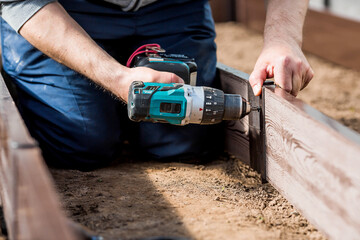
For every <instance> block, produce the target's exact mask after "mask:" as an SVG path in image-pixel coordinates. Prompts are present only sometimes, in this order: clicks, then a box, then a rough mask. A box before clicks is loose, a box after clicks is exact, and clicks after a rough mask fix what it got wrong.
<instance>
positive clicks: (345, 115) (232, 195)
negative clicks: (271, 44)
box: [51, 23, 360, 239]
mask: <svg viewBox="0 0 360 240" xmlns="http://www.w3.org/2000/svg"><path fill="white" fill-rule="evenodd" d="M216 28H217V33H218V37H217V44H218V49H219V51H218V57H219V61H220V62H223V63H225V64H227V65H230V66H232V67H235V68H238V69H241V70H243V71H245V72H248V73H250V72H251V71H252V68H253V66H254V64H255V61H256V59H257V56H258V55H259V53H260V51H261V46H262V37H261V35H260V34H258V33H255V32H252V31H248V30H246V29H244V28H243V27H241V26H240V25H236V24H233V23H226V24H218V25H217V26H216ZM307 57H308V59H309V62H310V64H311V65H312V67H313V69H314V71H315V73H316V76H315V78H314V80H313V81H312V83H311V84H310V85H309V86H308V88H307V89H305V90H304V91H303V92H301V94H300V95H299V98H301V99H303V100H304V101H305V102H307V103H309V104H310V105H312V106H314V107H316V108H317V109H319V110H321V111H322V112H324V113H325V114H327V115H329V116H331V117H333V118H335V119H337V120H339V121H341V122H342V123H344V124H345V125H348V126H350V127H351V128H353V129H355V130H357V131H359V132H360V107H359V106H358V104H357V103H358V102H359V99H360V82H359V81H358V79H359V77H360V73H359V72H356V71H353V70H349V69H345V68H342V67H339V66H337V65H334V64H332V63H329V62H326V61H324V60H321V59H319V58H317V57H315V56H312V55H310V54H307ZM51 172H52V174H53V176H54V178H55V181H56V184H57V188H58V190H59V192H60V194H61V196H62V198H63V206H64V208H65V209H66V212H67V214H68V216H69V217H71V218H72V219H74V220H75V221H77V222H80V223H82V224H83V225H85V226H87V227H89V228H90V229H92V230H94V231H96V232H97V233H99V234H101V235H103V236H104V237H105V238H106V239H120V238H121V239H140V238H144V237H152V236H182V237H187V238H191V239H325V237H324V236H323V235H322V234H321V233H320V232H318V231H317V230H316V229H315V228H314V227H313V226H311V225H310V224H309V223H308V222H307V220H306V219H305V218H304V217H302V216H301V214H300V213H299V212H298V211H297V210H296V209H294V208H293V206H291V204H290V203H288V202H287V201H286V200H285V199H284V198H283V197H282V196H281V195H280V194H279V193H278V192H277V191H276V190H275V189H274V188H273V187H272V186H271V185H269V184H261V182H260V178H259V176H258V174H257V173H255V172H254V171H252V170H251V169H249V168H248V167H247V166H245V165H243V164H241V163H239V161H238V160H237V159H234V158H231V156H227V155H225V154H224V156H223V157H220V158H219V159H218V160H217V161H214V162H211V163H206V164H204V165H196V164H183V163H160V162H152V161H150V162H148V161H146V159H141V160H136V159H132V158H131V156H130V155H129V154H127V155H124V157H123V159H122V160H119V161H118V162H115V163H113V165H111V166H109V167H107V168H104V169H99V170H96V171H93V172H85V173H84V172H79V171H64V170H55V169H52V170H51Z"/></svg>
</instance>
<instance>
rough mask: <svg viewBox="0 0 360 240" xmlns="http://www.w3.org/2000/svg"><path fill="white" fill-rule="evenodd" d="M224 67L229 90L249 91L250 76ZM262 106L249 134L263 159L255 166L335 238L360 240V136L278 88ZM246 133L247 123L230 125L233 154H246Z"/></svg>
mask: <svg viewBox="0 0 360 240" xmlns="http://www.w3.org/2000/svg"><path fill="white" fill-rule="evenodd" d="M221 68H222V70H221V71H224V73H223V74H222V75H221V76H222V77H221V78H220V79H221V81H222V82H223V83H222V85H223V86H226V88H227V89H233V90H232V91H235V92H236V91H238V92H240V91H241V90H239V89H237V90H234V88H241V87H245V88H246V86H245V85H244V82H246V75H244V74H243V73H241V72H239V71H228V69H226V68H225V67H223V66H222V67H221ZM226 71H227V73H225V72H226ZM232 75H234V76H232ZM250 98H251V97H250ZM261 103H262V111H263V112H262V115H260V118H261V119H260V120H261V121H262V123H263V125H261V124H260V131H253V130H252V128H253V127H255V128H256V126H257V125H256V121H257V120H256V121H250V122H249V124H250V126H251V125H253V127H251V128H249V129H248V132H247V133H249V132H251V134H255V135H256V134H257V136H255V138H257V139H259V142H258V144H259V145H260V146H258V149H259V150H260V151H263V158H262V157H261V156H260V157H259V156H258V155H259V154H258V153H256V151H254V150H255V148H254V146H253V145H251V144H249V147H250V150H249V151H250V155H251V156H250V160H251V159H253V158H254V156H253V155H254V154H255V155H256V156H255V159H257V161H258V162H256V163H252V165H254V164H258V165H257V166H260V172H261V169H263V170H264V171H265V173H264V172H261V173H262V174H265V177H266V180H268V181H269V182H270V183H271V184H272V185H273V186H274V187H275V188H276V189H277V190H278V191H279V192H280V193H281V194H282V195H283V196H284V197H286V198H287V199H288V200H289V202H291V203H292V204H293V205H294V206H295V207H296V208H297V209H298V210H299V211H301V212H302V214H303V215H304V216H305V217H306V218H307V219H308V220H309V221H310V222H311V223H312V224H314V225H315V226H316V227H317V228H318V229H320V230H321V231H322V232H324V233H325V234H326V235H327V236H328V237H329V238H331V239H359V238H360V205H359V204H358V202H359V201H360V135H359V134H358V133H356V132H355V131H353V130H351V129H349V128H347V127H345V126H343V125H341V124H340V123H338V122H337V121H335V120H333V119H331V118H329V117H327V116H326V115H324V114H322V113H321V112H319V111H318V110H316V109H314V108H312V107H310V106H309V105H307V104H305V103H304V102H302V101H301V100H299V99H296V98H295V97H293V96H292V95H290V94H288V93H286V92H285V91H283V90H281V89H278V88H274V87H273V86H272V87H267V88H264V89H263V95H262V101H261ZM248 126H249V125H248ZM261 126H262V127H261ZM237 127H238V129H236V128H237ZM243 132H244V128H243V125H238V126H236V125H230V126H229V127H228V129H227V142H228V143H227V144H228V150H229V152H231V151H234V152H236V154H240V153H241V152H237V149H242V148H243V146H244V145H246V144H244V143H243V142H244V141H245V140H246V139H250V137H249V134H248V135H247V137H248V138H245V137H243V135H244V133H243ZM236 135H238V136H236ZM239 139H241V140H239ZM249 141H250V140H249ZM261 141H263V142H261ZM254 143H256V142H254ZM262 144H263V145H262ZM261 145H262V146H261ZM229 146H231V147H229ZM236 146H238V147H236ZM251 149H253V150H251ZM261 149H262V150H261ZM244 151H245V150H244ZM236 154H235V155H236ZM262 160H263V161H264V162H261V161H262ZM258 170H259V169H258Z"/></svg>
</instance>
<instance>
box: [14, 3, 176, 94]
mask: <svg viewBox="0 0 360 240" xmlns="http://www.w3.org/2000/svg"><path fill="white" fill-rule="evenodd" d="M54 26H56V27H54ZM19 32H20V34H21V35H22V36H23V37H24V38H25V39H26V40H27V41H29V42H30V43H31V44H32V45H33V46H35V47H36V48H37V49H39V50H40V51H42V52H43V53H44V54H46V55H48V56H49V57H51V58H53V59H54V60H56V61H58V62H60V63H62V64H64V65H66V66H67V67H69V68H71V69H73V70H75V71H77V72H79V73H81V74H83V75H84V76H86V77H87V78H89V79H91V80H92V81H94V82H95V83H97V84H98V85H100V86H102V87H103V88H105V89H107V90H108V91H110V92H112V93H113V94H115V95H116V96H117V97H119V98H121V99H123V100H124V101H127V98H128V91H129V87H130V84H131V82H133V81H135V80H136V81H144V82H161V83H172V82H180V83H183V80H182V79H181V78H179V77H178V76H176V75H175V74H173V73H165V72H158V71H155V70H152V69H148V68H140V67H139V68H134V69H130V68H127V67H125V66H123V65H121V64H120V63H118V62H117V61H116V60H115V59H114V58H112V57H111V56H110V55H109V54H108V53H106V52H105V51H104V50H103V49H102V48H100V47H99V46H98V45H97V44H96V43H95V41H93V40H92V39H91V38H90V36H89V35H88V34H87V33H86V32H85V31H84V29H82V28H81V27H80V26H79V24H77V23H76V22H75V21H74V19H72V18H71V17H70V16H69V14H68V13H67V12H66V11H65V9H64V8H63V7H62V6H61V5H60V4H59V3H58V2H52V3H49V4H48V5H46V6H44V7H43V8H42V9H41V10H39V11H38V12H37V13H36V14H35V15H34V16H32V17H31V18H30V19H29V20H28V21H27V22H26V23H25V24H24V25H23V26H22V28H21V29H20V31H19Z"/></svg>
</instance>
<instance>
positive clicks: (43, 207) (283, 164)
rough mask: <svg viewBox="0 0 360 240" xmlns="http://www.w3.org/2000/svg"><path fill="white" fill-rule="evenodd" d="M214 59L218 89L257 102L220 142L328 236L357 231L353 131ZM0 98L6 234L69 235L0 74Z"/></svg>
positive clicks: (357, 152)
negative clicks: (255, 87) (259, 90)
mask: <svg viewBox="0 0 360 240" xmlns="http://www.w3.org/2000/svg"><path fill="white" fill-rule="evenodd" d="M217 67H218V77H219V80H220V81H221V85H222V88H223V90H224V91H225V92H227V93H239V94H241V95H242V96H243V97H245V98H247V99H249V100H250V101H251V102H252V104H253V105H260V106H261V108H262V111H261V112H259V113H258V112H253V113H251V114H250V115H249V116H248V117H245V118H244V119H242V120H239V121H231V122H228V123H227V126H228V127H227V132H226V139H225V142H226V150H227V151H228V152H230V153H232V154H234V155H236V156H237V157H239V158H240V159H241V160H242V161H244V162H245V163H248V164H250V165H251V166H252V167H253V168H255V169H256V170H258V171H259V172H260V173H261V174H262V176H263V178H264V179H266V180H268V181H269V182H270V183H271V184H272V185H273V186H274V187H275V188H276V189H278V190H279V192H280V193H281V194H283V196H284V197H286V198H287V199H288V200H289V201H290V202H291V203H292V204H293V205H294V206H295V207H296V208H297V209H299V210H300V211H301V212H302V213H303V215H304V216H305V217H307V218H308V220H309V221H310V222H311V223H313V224H314V225H315V226H317V227H318V228H319V229H320V230H322V231H323V232H324V233H325V234H326V235H327V236H329V237H330V238H334V239H340V238H346V239H353V238H357V237H359V236H360V227H359V226H360V217H359V216H360V205H359V204H358V200H359V199H360V174H359V173H360V158H359V156H360V135H359V134H357V133H355V132H354V131H352V130H350V129H348V128H346V127H345V126H343V125H341V124H340V123H338V122H336V121H335V120H333V119H331V118H329V117H327V116H325V115H324V114H322V113H320V112H319V111H317V110H316V109H314V108H312V107H310V106H308V105H307V104H305V103H303V102H302V101H301V100H298V99H296V98H294V97H293V96H291V95H289V94H288V93H286V92H284V91H283V90H281V89H275V88H274V87H273V86H268V87H265V88H263V95H262V97H261V98H260V97H254V95H253V94H252V91H251V88H250V86H249V83H248V77H249V75H247V74H245V73H243V72H241V71H237V70H234V69H231V68H229V67H227V66H225V65H223V64H220V63H219V64H218V66H217ZM0 80H2V79H0ZM0 98H1V102H0V154H1V155H0V156H1V157H0V190H1V202H2V204H3V208H4V213H5V218H6V223H7V227H8V231H9V237H10V239H76V237H75V235H74V234H75V233H74V232H73V230H72V229H71V228H70V226H69V224H68V222H67V220H66V218H65V216H64V214H63V212H62V211H61V209H60V206H59V201H58V198H57V195H56V194H55V190H54V186H53V183H52V180H51V178H50V176H49V173H48V170H47V168H46V165H45V164H44V162H43V160H42V157H41V155H40V150H39V148H38V147H37V146H36V142H35V141H34V140H33V139H32V138H31V136H30V135H29V133H28V131H27V129H26V127H25V125H24V123H23V121H22V119H21V117H20V115H19V113H18V111H17V110H16V108H15V105H14V102H13V101H12V99H11V96H10V94H9V92H8V91H7V89H6V86H5V84H4V82H3V81H0Z"/></svg>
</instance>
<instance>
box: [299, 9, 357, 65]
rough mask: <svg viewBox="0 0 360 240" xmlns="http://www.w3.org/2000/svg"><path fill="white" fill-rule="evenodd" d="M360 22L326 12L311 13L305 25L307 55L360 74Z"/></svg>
mask: <svg viewBox="0 0 360 240" xmlns="http://www.w3.org/2000/svg"><path fill="white" fill-rule="evenodd" d="M359 42H360V22H357V21H352V20H350V19H345V18H341V17H337V16H335V15H333V14H331V13H330V12H326V11H321V12H320V11H315V10H310V11H308V14H307V17H306V20H305V25H304V44H303V49H304V50H305V51H308V52H311V53H313V54H316V55H318V56H320V57H323V58H325V59H327V60H330V61H332V62H334V63H337V64H340V65H342V66H345V67H349V68H353V69H356V70H360V64H359V63H360V44H359Z"/></svg>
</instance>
